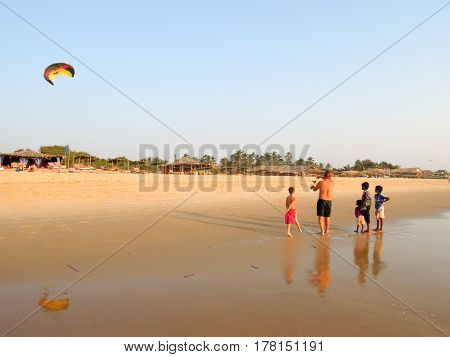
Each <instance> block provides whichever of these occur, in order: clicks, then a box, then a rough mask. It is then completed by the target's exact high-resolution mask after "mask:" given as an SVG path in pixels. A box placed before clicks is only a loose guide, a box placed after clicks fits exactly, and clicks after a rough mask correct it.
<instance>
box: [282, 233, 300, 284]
mask: <svg viewBox="0 0 450 357" xmlns="http://www.w3.org/2000/svg"><path fill="white" fill-rule="evenodd" d="M283 251H284V281H285V282H286V284H287V285H290V284H292V282H293V281H294V271H295V267H296V265H297V260H298V253H299V251H300V241H299V240H298V239H297V238H289V237H287V238H285V239H284V244H283Z"/></svg>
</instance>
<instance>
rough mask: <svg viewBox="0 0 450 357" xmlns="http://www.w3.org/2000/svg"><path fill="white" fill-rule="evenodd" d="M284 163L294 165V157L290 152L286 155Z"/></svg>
mask: <svg viewBox="0 0 450 357" xmlns="http://www.w3.org/2000/svg"><path fill="white" fill-rule="evenodd" d="M284 162H285V163H286V165H292V164H293V163H294V155H293V154H292V153H291V152H289V151H288V152H287V153H286V155H284Z"/></svg>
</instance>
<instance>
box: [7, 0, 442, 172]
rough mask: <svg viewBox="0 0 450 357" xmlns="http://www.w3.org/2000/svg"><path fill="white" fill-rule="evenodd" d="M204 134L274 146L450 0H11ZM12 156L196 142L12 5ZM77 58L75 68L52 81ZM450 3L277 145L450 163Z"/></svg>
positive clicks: (336, 161)
mask: <svg viewBox="0 0 450 357" xmlns="http://www.w3.org/2000/svg"><path fill="white" fill-rule="evenodd" d="M2 1H4V2H5V3H7V4H9V5H10V6H11V7H13V8H14V9H15V10H16V11H17V12H19V13H20V14H21V15H23V16H24V17H26V18H27V19H28V20H30V21H31V22H32V23H33V24H35V25H36V26H37V27H39V28H41V29H42V30H43V31H45V32H47V33H48V34H49V35H50V36H51V37H52V38H54V40H56V41H57V42H58V43H60V44H61V45H62V46H64V47H65V48H67V49H68V50H69V51H71V52H72V53H74V54H75V55H76V56H78V57H79V58H81V59H82V60H83V61H84V62H86V63H87V64H88V65H89V66H91V67H92V68H94V69H96V70H97V71H98V72H99V73H101V74H102V75H104V76H105V77H106V78H108V79H109V80H110V81H111V82H113V83H114V84H115V85H117V86H118V87H119V88H121V89H122V90H123V91H124V92H126V93H127V94H129V95H130V96H131V97H133V98H134V99H135V100H137V101H138V102H140V103H141V104H142V105H144V106H145V107H146V108H148V109H149V110H150V111H152V112H153V113H154V114H155V115H156V116H157V117H159V118H160V119H161V120H163V121H164V122H166V123H167V124H168V125H170V126H171V127H173V128H174V129H175V130H176V131H178V132H179V133H180V134H182V135H183V136H184V137H186V138H187V139H188V140H189V141H191V142H192V143H194V144H201V143H216V144H217V143H241V144H245V143H259V142H260V141H262V140H263V139H264V138H265V137H267V136H268V135H270V134H271V133H272V132H274V131H275V130H276V129H278V128H279V127H280V126H281V125H283V124H284V123H285V122H287V121H288V120H289V119H291V118H292V117H293V116H294V115H295V114H297V113H298V112H300V111H301V110H302V109H303V108H305V107H307V106H308V105H309V104H311V102H313V101H314V100H315V99H317V98H318V97H320V96H321V95H322V94H323V93H325V92H326V91H327V90H329V89H330V88H331V87H333V86H334V85H335V84H337V83H338V82H339V81H341V80H342V79H344V78H345V77H346V76H347V75H349V74H350V73H352V72H353V71H354V70H355V69H357V68H358V67H359V66H361V65H362V64H363V63H365V62H366V61H368V60H369V59H370V58H371V57H373V56H374V55H376V54H377V53H378V52H379V51H381V50H382V49H384V48H385V47H386V46H388V45H389V44H390V43H392V42H393V41H394V40H396V39H397V38H399V37H400V36H401V35H402V34H404V33H405V32H407V31H408V30H409V29H411V28H412V27H413V26H415V25H416V24H417V23H419V22H420V21H421V20H423V19H424V18H425V17H427V16H428V15H430V14H431V13H433V12H434V11H435V10H436V9H438V8H439V7H440V6H442V5H443V4H444V3H445V2H444V1H434V0H428V1H395V2H393V1H379V0H377V1H364V2H362V1H339V2H337V1H261V0H260V1H256V0H255V1H234V0H232V1H173V0H169V1H136V0H134V1H133V0H130V1H112V0H110V1H84V0H83V1H81V0H77V1H72V2H61V1H53V0H47V1H31V0H29V1H24V0H2ZM0 44H1V52H0V53H1V55H0V71H1V81H0V83H1V86H0V93H1V98H2V101H1V106H0V118H1V119H0V120H1V132H2V135H1V142H0V151H10V150H14V149H17V148H25V147H27V148H31V149H38V148H39V146H41V145H51V144H70V145H71V147H72V148H74V149H77V150H83V151H88V152H91V153H93V154H97V155H101V156H111V157H112V156H118V155H122V154H125V155H127V156H129V157H131V158H136V157H137V156H138V145H139V144H140V143H152V144H158V145H162V144H164V143H169V144H177V143H181V140H180V139H179V138H178V137H176V136H175V135H174V134H173V133H171V132H170V131H168V130H167V129H166V128H164V127H163V126H161V124H159V123H158V122H156V121H155V120H154V119H152V118H150V117H148V116H147V115H146V114H144V113H143V112H142V111H141V110H140V109H138V108H136V107H135V106H134V105H133V104H131V103H130V102H129V101H127V100H126V99H125V98H123V97H121V96H120V95H119V94H118V93H116V92H115V91H114V90H112V89H111V88H110V87H109V86H108V85H106V84H105V83H104V82H102V81H101V80H100V79H99V78H97V77H96V76H94V75H93V74H92V73H91V72H89V71H88V70H87V69H86V68H84V67H83V66H82V65H81V64H80V63H78V62H77V61H76V60H74V59H73V58H71V57H70V56H69V55H67V54H66V53H64V52H63V51H62V50H61V49H59V48H57V47H56V46H55V45H54V44H52V43H51V42H49V41H48V40H47V39H45V38H43V37H42V36H41V35H40V34H39V33H37V32H36V31H34V30H33V29H32V28H30V27H29V26H27V25H26V24H24V23H23V22H22V21H21V20H19V19H18V18H17V17H15V16H14V15H12V14H11V13H10V12H9V11H7V10H6V9H5V8H4V7H2V6H0ZM54 62H68V63H71V64H72V65H73V66H74V67H75V69H76V77H75V79H69V78H67V79H66V78H61V79H60V78H58V79H56V81H55V83H56V85H55V86H54V87H52V86H50V85H49V84H48V83H47V82H46V81H45V80H44V79H43V77H42V72H43V70H44V68H45V67H46V66H47V65H48V64H51V63H54ZM449 63H450V6H448V7H447V8H446V9H445V10H443V11H442V12H441V13H439V14H438V15H436V16H435V17H434V18H433V19H431V20H430V21H429V22H428V23H426V24H425V25H424V26H422V27H421V28H420V29H418V30H417V31H416V32H414V33H413V34H411V35H410V36H409V37H408V38H406V39H405V40H403V41H402V42H400V43H399V44H398V45H397V46H395V47H394V48H393V49H392V50H390V51H389V52H388V53H386V54H385V55H383V56H382V57H381V58H379V59H378V60H377V61H375V62H374V63H373V64H371V65H370V66H369V67H368V68H366V69H365V70H364V71H363V72H361V73H360V74H358V75H357V76H356V77H354V78H353V79H351V80H350V81H349V82H348V83H346V84H345V85H343V86H342V87H341V88H339V89H338V90H337V91H335V92H334V93H333V94H331V95H330V96H329V97H328V98H327V99H325V100H324V101H322V102H321V103H320V104H318V105H317V106H316V107H314V108H313V109H311V110H310V111H309V112H308V113H306V114H305V115H304V116H302V117H301V118H300V119H298V120H297V121H296V122H295V123H293V124H292V125H290V126H289V127H287V128H286V129H284V130H283V131H281V132H280V133H279V134H277V135H276V136H274V137H273V138H272V139H271V140H270V142H272V143H281V144H293V143H294V144H298V145H299V146H301V145H303V144H305V143H309V144H311V150H310V154H311V155H312V156H314V157H315V158H317V160H319V161H324V162H331V163H332V164H333V165H336V166H340V165H343V164H345V163H352V162H353V161H354V160H355V159H358V158H359V159H365V158H371V159H373V160H376V161H381V160H387V161H392V162H397V163H400V164H401V165H402V166H404V167H408V166H415V165H419V166H422V167H424V168H429V167H430V161H429V160H430V159H431V160H432V166H433V169H438V168H444V167H447V168H450V160H449V157H448V153H449V152H450V140H449V138H448V136H449V134H448V133H449V132H450V130H449V129H450V124H449V119H450V118H449V117H450V105H449V103H450V101H449V99H450V98H449V97H450V66H449Z"/></svg>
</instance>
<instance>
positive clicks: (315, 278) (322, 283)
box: [309, 238, 331, 296]
mask: <svg viewBox="0 0 450 357" xmlns="http://www.w3.org/2000/svg"><path fill="white" fill-rule="evenodd" d="M328 244H329V240H328V239H326V238H325V239H323V240H321V241H320V242H319V243H318V245H317V252H316V272H315V273H314V274H313V275H312V276H311V278H310V280H309V281H310V282H311V283H312V284H314V285H317V288H318V290H319V295H320V296H325V293H326V290H327V287H328V285H329V284H330V281H331V276H330V250H329V245H328Z"/></svg>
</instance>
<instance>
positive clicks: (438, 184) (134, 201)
mask: <svg viewBox="0 0 450 357" xmlns="http://www.w3.org/2000/svg"><path fill="white" fill-rule="evenodd" d="M140 179H142V177H141V176H140V175H131V174H119V173H103V172H101V173H98V172H95V173H87V172H86V173H79V174H68V173H66V174H58V173H51V172H44V171H40V172H37V173H27V172H23V173H15V172H10V171H8V172H6V171H0V200H1V202H2V206H1V207H2V208H1V222H0V277H1V279H0V301H1V302H2V304H1V307H0V333H2V332H3V331H5V332H6V331H7V330H8V329H9V328H10V327H11V326H14V324H15V323H17V322H18V321H20V320H21V319H22V318H23V317H25V316H27V315H28V314H29V313H30V312H31V311H33V310H34V309H36V308H38V307H39V304H40V303H41V305H43V309H42V310H41V311H39V312H37V313H36V314H34V315H33V316H32V317H30V318H29V319H28V320H27V321H25V322H24V323H23V324H21V325H20V326H18V327H17V328H16V329H14V330H13V331H11V332H10V335H21V336H79V335H82V336H95V335H101V336H109V335H112V336H133V335H144V336H202V335H204V336H247V335H248V336H267V335H272V336H300V335H309V336H314V335H319V336H344V335H345V336H352V335H356V336H405V335H408V336H409V335H412V336H439V335H442V331H444V333H446V332H445V331H447V332H448V331H449V330H450V316H449V315H450V314H449V309H448V306H449V303H450V291H449V286H450V284H449V278H448V268H449V259H448V248H450V244H449V243H448V242H447V241H448V237H449V234H448V233H450V230H449V225H448V216H444V214H445V213H446V212H448V211H449V210H450V200H449V198H450V185H448V183H447V181H446V180H411V179H405V180H402V179H369V180H368V181H369V182H370V184H371V187H372V188H373V186H374V185H375V184H381V185H383V186H384V188H385V192H384V193H385V194H386V195H387V196H389V197H391V201H390V202H388V203H386V212H387V221H386V232H385V233H384V235H383V237H382V238H381V236H374V235H373V236H370V237H369V238H367V237H365V236H357V235H355V234H352V229H353V228H354V227H353V223H354V218H353V209H354V202H355V200H356V199H358V198H359V197H360V193H361V191H360V184H361V182H362V181H363V180H362V179H360V178H358V179H352V178H345V179H336V192H335V198H334V202H333V232H332V234H331V235H330V237H329V238H327V239H325V241H321V240H320V238H319V236H317V237H316V236H315V235H312V234H308V233H305V234H303V235H302V236H299V235H298V234H296V236H297V237H299V238H298V239H296V240H289V239H286V238H285V237H284V229H285V226H284V224H283V219H282V213H280V211H278V210H277V208H278V209H280V210H283V209H284V208H283V203H284V197H285V196H286V192H285V191H286V188H287V187H289V186H290V185H294V186H295V187H297V192H298V197H299V212H300V218H301V220H302V222H303V223H304V225H305V228H306V229H307V231H308V232H315V231H316V230H317V227H316V217H315V201H316V194H314V193H312V192H304V191H303V190H302V183H301V182H300V180H299V178H286V177H282V178H280V177H271V178H267V177H264V178H261V177H244V176H233V177H231V176H204V177H200V176H199V177H194V176H168V175H167V176H164V175H145V178H144V179H145V185H146V187H147V188H148V187H150V186H151V185H153V184H154V183H155V182H158V185H157V188H156V190H154V191H152V192H142V190H140V185H139V180H140ZM310 181H311V179H308V183H309V182H310ZM180 186H182V187H184V189H185V191H186V192H180V191H179V190H177V187H178V188H180ZM205 187H210V188H211V187H212V188H214V190H213V191H212V192H204V188H205ZM141 188H142V186H141ZM244 188H245V189H244ZM255 190H256V191H257V194H256V193H255V192H252V191H255ZM260 196H262V197H260ZM272 205H273V206H272ZM423 218H427V220H425V221H423V222H422V221H419V220H418V219H423ZM430 222H434V223H433V224H430ZM424 227H426V229H425V228H424ZM439 233H441V234H439ZM134 237H135V239H134V240H133V241H132V242H131V243H130V244H128V245H126V246H125V247H123V248H121V247H122V246H123V245H124V244H125V243H126V242H128V241H129V240H131V239H133V238H134ZM323 242H325V243H327V244H322V243H323ZM115 250H118V251H117V253H116V254H114V255H113V256H112V257H110V258H108V259H107V260H106V261H105V262H104V263H103V264H102V265H100V266H98V267H97V268H95V269H93V270H92V272H90V273H88V272H89V271H90V270H91V269H92V268H93V267H95V266H96V264H98V262H99V261H101V260H102V259H103V258H105V257H108V256H109V255H110V254H111V253H112V252H114V251H115ZM86 273H88V275H87V276H85V277H83V278H82V279H81V280H80V281H78V282H77V283H76V284H75V285H73V286H70V287H69V288H66V287H67V286H68V285H70V284H71V283H72V282H73V281H74V280H75V279H77V278H80V277H82V276H84V274H86ZM366 274H367V275H366ZM371 279H375V280H376V281H377V282H378V283H379V284H381V285H382V286H383V287H385V288H387V289H388V290H389V291H391V292H392V293H394V294H396V295H398V296H399V297H400V298H401V299H402V300H403V303H402V302H399V301H398V300H397V299H396V298H394V297H393V296H392V294H390V293H389V292H387V291H386V290H385V289H384V288H382V287H380V286H378V285H377V284H376V283H374V282H373V281H372V280H371ZM61 290H65V294H63V295H61V296H60V297H59V298H58V299H59V300H58V301H57V302H55V303H53V304H47V305H45V303H44V304H42V301H47V300H46V299H47V298H49V297H51V296H52V295H53V294H55V293H57V292H59V291H61ZM408 305H409V306H411V307H413V308H414V310H415V312H413V311H412V310H411V309H409V308H408ZM58 306H64V308H61V309H59V311H58ZM417 313H419V314H421V315H422V317H421V316H419V315H418V314H417ZM427 320H428V321H427ZM432 324H435V325H436V326H433V325H432ZM440 329H441V330H442V331H440Z"/></svg>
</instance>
